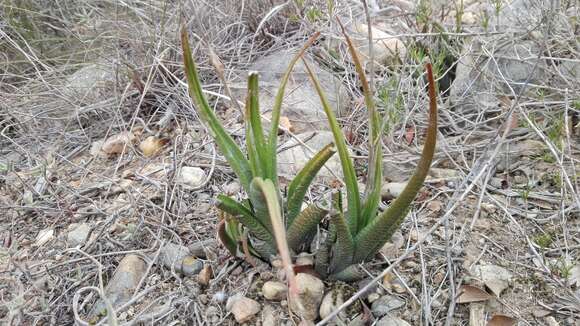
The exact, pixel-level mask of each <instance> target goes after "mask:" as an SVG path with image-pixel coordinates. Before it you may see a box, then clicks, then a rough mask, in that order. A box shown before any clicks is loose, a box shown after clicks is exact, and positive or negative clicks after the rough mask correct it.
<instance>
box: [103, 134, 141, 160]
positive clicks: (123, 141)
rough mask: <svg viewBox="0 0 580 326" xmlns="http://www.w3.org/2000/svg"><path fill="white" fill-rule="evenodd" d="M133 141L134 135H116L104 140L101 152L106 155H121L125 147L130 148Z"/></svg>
mask: <svg viewBox="0 0 580 326" xmlns="http://www.w3.org/2000/svg"><path fill="white" fill-rule="evenodd" d="M134 141H135V135H134V134H133V133H131V132H123V133H120V134H118V135H114V136H111V137H109V138H107V140H105V142H104V143H103V146H102V147H101V150H102V151H103V152H105V153H106V154H108V155H112V154H121V153H122V152H123V151H126V149H125V148H126V147H129V146H131V144H132V143H133V142H134Z"/></svg>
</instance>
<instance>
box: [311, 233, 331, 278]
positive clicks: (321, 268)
mask: <svg viewBox="0 0 580 326" xmlns="http://www.w3.org/2000/svg"><path fill="white" fill-rule="evenodd" d="M335 241H336V228H335V227H334V225H333V224H330V227H329V230H328V234H327V237H326V239H325V241H324V242H323V243H322V244H321V245H320V248H318V250H317V251H316V261H315V262H314V269H315V270H316V272H317V273H318V274H320V276H322V277H323V278H326V277H327V276H328V270H329V268H330V250H331V249H332V245H333V244H334V242H335Z"/></svg>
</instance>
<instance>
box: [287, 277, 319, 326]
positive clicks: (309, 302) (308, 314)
mask: <svg viewBox="0 0 580 326" xmlns="http://www.w3.org/2000/svg"><path fill="white" fill-rule="evenodd" d="M296 285H297V287H298V289H297V290H298V300H297V299H296V298H294V297H293V296H290V301H289V304H290V308H291V309H292V311H294V312H295V313H297V314H298V315H299V316H301V317H302V318H303V319H306V320H316V318H318V309H319V307H320V303H321V302H322V297H323V296H324V283H322V281H321V280H320V279H318V278H316V277H314V276H312V275H310V274H305V273H299V274H297V275H296Z"/></svg>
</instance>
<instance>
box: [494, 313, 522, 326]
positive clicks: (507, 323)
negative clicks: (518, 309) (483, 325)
mask: <svg viewBox="0 0 580 326" xmlns="http://www.w3.org/2000/svg"><path fill="white" fill-rule="evenodd" d="M517 322H518V320H517V319H515V318H512V317H510V316H506V315H494V316H493V317H491V319H490V320H489V321H488V322H487V326H513V325H515V324H516V323H517Z"/></svg>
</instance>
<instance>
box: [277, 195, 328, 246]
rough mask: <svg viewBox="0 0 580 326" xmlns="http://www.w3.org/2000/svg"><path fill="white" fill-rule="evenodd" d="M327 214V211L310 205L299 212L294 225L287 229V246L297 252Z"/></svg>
mask: <svg viewBox="0 0 580 326" xmlns="http://www.w3.org/2000/svg"><path fill="white" fill-rule="evenodd" d="M327 213H328V210H326V209H323V208H320V207H318V206H316V205H310V206H308V207H306V209H305V210H303V211H302V212H300V214H299V215H298V217H296V219H295V220H294V223H292V225H290V227H289V228H288V232H287V234H288V235H287V237H288V246H289V247H290V248H292V249H293V250H295V251H297V248H298V247H299V246H300V245H302V244H304V241H305V239H307V238H309V235H310V234H312V232H314V231H316V227H317V226H318V224H319V223H320V221H321V220H322V219H323V218H324V216H325V215H326V214H327Z"/></svg>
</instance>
